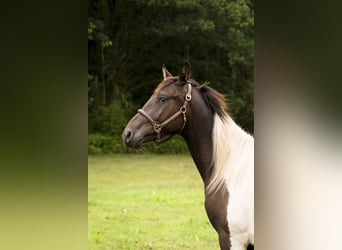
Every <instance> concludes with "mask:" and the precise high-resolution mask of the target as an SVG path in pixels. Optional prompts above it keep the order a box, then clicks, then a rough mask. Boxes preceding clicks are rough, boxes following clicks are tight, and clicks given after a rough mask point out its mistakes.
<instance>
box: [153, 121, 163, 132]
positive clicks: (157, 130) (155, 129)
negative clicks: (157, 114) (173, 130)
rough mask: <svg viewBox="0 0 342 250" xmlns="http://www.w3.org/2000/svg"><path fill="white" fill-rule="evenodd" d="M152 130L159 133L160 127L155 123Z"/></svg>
mask: <svg viewBox="0 0 342 250" xmlns="http://www.w3.org/2000/svg"><path fill="white" fill-rule="evenodd" d="M153 129H154V131H155V132H157V133H160V131H161V129H162V128H161V125H160V124H159V123H155V124H153Z"/></svg>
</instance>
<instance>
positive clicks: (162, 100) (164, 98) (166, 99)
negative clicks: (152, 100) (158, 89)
mask: <svg viewBox="0 0 342 250" xmlns="http://www.w3.org/2000/svg"><path fill="white" fill-rule="evenodd" d="M168 100H169V99H168V98H167V97H166V96H161V97H160V98H159V101H160V102H162V103H164V102H167V101H168Z"/></svg>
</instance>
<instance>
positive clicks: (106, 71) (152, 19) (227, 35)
mask: <svg viewBox="0 0 342 250" xmlns="http://www.w3.org/2000/svg"><path fill="white" fill-rule="evenodd" d="M88 6H89V7H88V8H89V10H88V67H89V68H88V115H89V121H88V124H89V125H88V132H89V145H88V150H89V153H106V152H126V151H127V150H128V149H124V147H123V145H122V143H121V132H122V130H123V128H124V127H125V124H126V123H127V121H128V120H129V118H130V117H131V116H132V115H133V114H134V113H135V112H136V110H137V108H138V107H140V106H141V105H142V104H143V103H144V102H145V101H146V100H147V99H148V97H149V96H150V95H151V93H152V91H153V89H154V88H155V87H156V85H157V84H158V83H159V82H160V80H161V77H162V73H161V66H162V64H165V66H166V67H167V68H168V70H169V71H170V72H171V73H173V74H178V73H179V71H180V68H181V66H182V65H183V63H184V61H188V62H190V64H191V68H192V77H193V78H194V79H196V80H197V81H199V82H204V81H210V85H211V86H212V87H213V88H215V89H217V90H219V91H220V92H222V93H224V94H225V95H226V97H227V99H228V102H229V103H228V104H229V112H230V114H231V115H232V116H233V117H234V119H235V120H236V121H237V123H238V124H240V125H241V126H242V127H243V128H244V129H245V130H247V131H249V132H250V133H253V131H254V125H253V124H254V116H253V115H254V108H253V101H254V99H253V90H254V86H253V64H254V52H253V48H254V10H253V9H254V6H253V3H252V2H251V1H249V0H237V1H233V0H223V1H222V0H221V1H219V0H214V1H208V0H207V1H186V0H164V1H158V0H116V1H115V0H89V5H88ZM172 144H174V145H173V147H169V146H167V147H164V145H163V146H162V147H164V148H163V149H160V148H159V149H156V148H155V147H154V146H151V145H148V146H147V147H146V148H144V149H143V150H142V151H143V152H145V151H152V152H161V153H162V152H169V153H170V152H171V153H172V152H173V153H179V152H185V151H186V147H185V145H184V144H183V142H182V140H181V139H180V138H177V137H176V138H175V139H173V142H172ZM172 144H170V145H172Z"/></svg>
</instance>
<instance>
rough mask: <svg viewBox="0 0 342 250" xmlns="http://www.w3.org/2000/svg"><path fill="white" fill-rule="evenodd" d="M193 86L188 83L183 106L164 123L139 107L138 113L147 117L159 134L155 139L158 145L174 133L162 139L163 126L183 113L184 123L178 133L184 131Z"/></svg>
mask: <svg viewBox="0 0 342 250" xmlns="http://www.w3.org/2000/svg"><path fill="white" fill-rule="evenodd" d="M191 87H192V86H191V84H190V83H188V91H187V93H186V95H185V98H184V104H183V106H181V107H180V108H179V110H178V111H177V112H176V113H175V114H173V115H172V116H171V117H169V118H168V119H166V120H165V121H164V122H162V123H158V122H156V121H154V120H153V119H152V118H151V116H150V115H149V114H147V113H146V112H145V111H144V110H143V109H138V113H140V114H141V115H142V116H143V117H145V118H146V119H147V120H148V121H149V122H150V123H151V124H152V126H153V130H154V132H156V135H157V137H156V139H155V143H156V145H159V144H161V143H164V142H166V141H167V140H169V139H170V138H171V137H172V136H173V135H170V136H168V137H166V139H164V140H161V139H160V133H161V130H162V128H164V127H165V126H166V125H167V124H169V123H170V122H171V121H173V120H174V119H176V118H177V117H178V116H179V115H183V125H182V127H181V128H180V130H179V132H178V134H180V133H181V132H182V131H183V129H184V127H185V124H186V107H187V105H188V102H190V101H191Z"/></svg>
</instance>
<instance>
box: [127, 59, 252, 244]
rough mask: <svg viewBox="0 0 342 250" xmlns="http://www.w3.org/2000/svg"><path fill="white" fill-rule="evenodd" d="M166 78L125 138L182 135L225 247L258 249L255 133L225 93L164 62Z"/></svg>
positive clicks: (135, 144) (132, 142) (132, 141)
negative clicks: (238, 119) (237, 117)
mask: <svg viewBox="0 0 342 250" xmlns="http://www.w3.org/2000/svg"><path fill="white" fill-rule="evenodd" d="M162 72H163V80H162V81H161V82H160V84H159V85H158V86H157V88H156V89H155V90H154V93H153V94H152V96H151V97H150V98H149V100H148V101H147V102H146V103H145V105H144V106H143V107H142V108H141V109H139V110H138V112H137V114H136V115H135V116H133V117H132V119H131V120H130V121H129V122H128V124H127V126H126V128H125V129H124V131H123V133H122V139H123V142H124V143H125V144H126V145H127V146H129V147H132V148H139V147H140V146H141V145H142V144H143V143H145V142H148V141H153V140H154V141H155V143H156V144H160V143H163V142H165V141H167V140H168V139H170V138H171V137H172V136H173V135H176V134H179V135H181V136H182V137H183V138H184V140H185V142H186V144H187V146H188V148H189V151H190V153H191V156H192V158H193V160H194V162H195V165H196V166H197V169H198V171H199V173H200V176H201V178H202V180H203V183H204V192H205V201H204V205H205V209H206V212H207V216H208V219H209V221H210V223H211V224H212V226H213V227H214V228H215V230H216V232H217V234H218V240H219V245H220V248H221V250H227V249H232V250H242V249H246V248H247V249H254V138H253V137H252V136H251V135H250V134H248V133H247V132H245V131H244V130H243V129H242V128H241V127H239V126H238V125H237V124H236V123H235V122H234V120H233V119H232V118H231V116H230V115H229V114H228V112H227V111H226V101H225V97H224V96H223V95H222V94H221V93H219V92H218V91H216V90H214V89H213V88H211V87H209V86H208V83H207V82H205V83H204V84H199V83H198V82H196V81H195V80H194V79H191V78H190V77H189V75H190V67H189V65H188V64H187V63H186V64H185V65H184V66H183V68H182V71H181V73H180V74H179V75H178V76H173V75H172V74H171V73H170V72H169V71H168V70H167V69H166V68H165V67H164V66H163V67H162Z"/></svg>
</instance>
